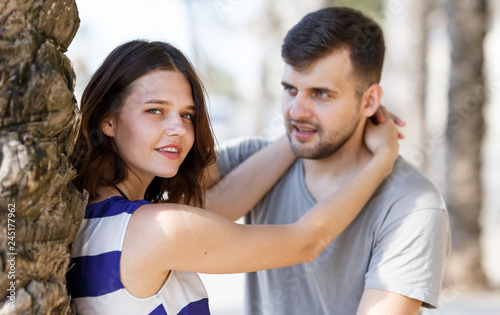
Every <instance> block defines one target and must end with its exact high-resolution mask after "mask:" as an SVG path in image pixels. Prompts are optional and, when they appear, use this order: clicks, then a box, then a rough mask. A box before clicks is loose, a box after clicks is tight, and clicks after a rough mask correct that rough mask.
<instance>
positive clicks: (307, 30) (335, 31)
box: [281, 7, 385, 90]
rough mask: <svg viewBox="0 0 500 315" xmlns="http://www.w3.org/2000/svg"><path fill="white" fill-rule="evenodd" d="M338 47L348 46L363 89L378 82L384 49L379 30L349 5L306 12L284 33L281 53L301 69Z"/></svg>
mask: <svg viewBox="0 0 500 315" xmlns="http://www.w3.org/2000/svg"><path fill="white" fill-rule="evenodd" d="M339 49H349V50H350V59H351V63H352V66H353V71H354V75H355V77H356V79H357V80H358V81H360V83H361V84H362V85H363V90H364V89H365V88H367V87H368V86H369V85H371V84H374V83H378V82H380V76H381V73H382V65H383V63H384V52H385V45H384V36H383V34H382V30H381V28H380V27H379V25H378V24H377V23H375V22H374V21H373V20H372V19H370V18H368V17H366V16H365V15H363V14H362V13H361V12H360V11H357V10H354V9H351V8H343V7H331V8H325V9H321V10H318V11H315V12H312V13H309V14H308V15H306V16H305V17H304V18H303V19H302V20H301V21H300V22H299V23H298V24H297V25H295V26H294V27H293V28H292V29H291V30H290V31H289V32H288V34H287V35H286V37H285V40H284V42H283V45H282V47H281V56H282V57H283V60H284V61H285V62H286V63H287V64H289V65H291V66H292V67H294V68H295V69H298V70H301V69H303V68H305V67H307V66H309V65H311V64H312V63H313V62H315V61H317V60H319V59H321V58H323V57H326V56H327V55H329V54H330V53H332V52H334V51H336V50H339Z"/></svg>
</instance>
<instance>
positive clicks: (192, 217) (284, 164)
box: [68, 41, 398, 314]
mask: <svg viewBox="0 0 500 315" xmlns="http://www.w3.org/2000/svg"><path fill="white" fill-rule="evenodd" d="M81 110H82V125H81V128H80V131H79V137H78V140H77V147H76V149H75V152H74V154H73V156H72V161H73V164H74V166H75V168H76V169H77V172H78V173H77V177H76V178H75V180H74V183H75V185H76V186H77V188H78V189H80V190H83V189H86V190H87V191H88V192H89V194H90V201H89V205H88V207H87V211H86V213H85V220H84V222H83V224H82V226H81V228H80V230H79V232H78V235H77V236H76V239H75V241H74V244H73V246H74V247H73V253H72V257H73V258H72V266H71V269H70V271H69V272H68V290H69V292H70V294H71V295H72V298H73V301H74V304H75V306H76V309H77V311H78V312H79V313H82V314H96V313H97V314H209V310H208V300H207V297H206V292H205V290H204V288H203V285H202V283H201V281H200V279H199V278H198V276H197V274H196V273H195V272H203V273H235V272H250V271H256V270H262V269H269V268H277V267H283V266H288V265H293V264H297V263H302V262H307V261H311V260H313V259H314V258H315V257H316V256H317V255H318V254H319V253H320V252H321V251H322V250H323V248H324V247H325V246H326V245H327V244H328V243H330V242H331V241H332V240H333V239H334V238H335V237H336V236H337V235H338V234H340V233H341V232H342V230H343V229H344V228H345V227H346V226H347V225H348V224H349V223H350V222H351V221H352V219H354V217H355V216H356V215H357V213H358V212H359V210H360V209H361V208H362V207H363V205H364V203H365V202H366V201H367V200H368V198H369V197H370V195H371V194H372V193H373V192H374V191H375V189H376V188H377V186H378V185H379V184H380V183H381V181H382V180H383V179H384V177H385V176H386V175H387V174H389V173H390V171H391V169H392V165H393V163H394V161H395V159H396V157H397V151H398V144H397V137H398V132H397V129H396V128H395V126H394V123H393V122H392V120H389V121H388V122H387V123H385V124H383V125H382V126H377V127H374V125H372V124H371V123H368V125H367V131H366V136H365V142H366V145H367V146H368V148H369V149H370V150H371V151H372V152H373V157H372V158H371V160H370V161H369V163H368V164H367V165H366V167H365V168H364V169H363V172H362V175H358V176H355V177H354V178H352V179H351V180H350V181H349V182H348V184H347V185H345V187H343V188H342V189H340V190H339V191H337V192H336V193H335V194H332V195H331V196H330V197H329V198H327V199H326V200H325V201H323V202H321V203H319V204H318V205H317V206H315V207H314V208H313V209H311V210H310V211H309V212H308V213H307V214H305V215H304V216H303V217H302V218H301V219H300V220H299V221H297V222H296V223H294V224H288V225H273V226H246V225H240V224H235V223H233V222H231V221H229V220H227V219H225V218H223V217H220V216H218V215H216V214H214V213H212V212H209V211H205V210H202V209H200V208H201V207H203V187H204V185H205V184H204V183H203V179H204V178H203V174H204V170H206V168H207V166H208V165H210V164H213V162H214V160H215V154H214V148H213V147H214V140H213V138H212V133H211V129H210V124H209V120H208V116H207V112H206V107H205V100H204V90H203V87H202V85H201V83H200V81H199V79H198V77H197V75H196V73H195V71H194V70H193V68H192V66H191V65H190V63H189V61H188V60H187V59H186V58H185V57H184V56H183V55H182V53H181V52H180V51H178V50H177V49H175V48H174V47H172V46H170V45H168V44H165V43H161V42H152V43H148V42H144V41H133V42H129V43H126V44H124V45H121V46H119V47H117V48H116V49H115V50H114V51H113V52H111V54H110V55H109V56H108V57H107V58H106V60H105V61H104V62H103V64H102V65H101V66H100V68H99V69H98V70H97V72H96V73H95V74H94V76H93V77H92V79H91V80H90V82H89V84H88V86H87V88H86V89H85V91H84V93H83V96H82V102H81ZM384 114H385V115H386V116H387V113H386V112H384ZM276 154H279V155H280V159H279V161H277V160H276V159H275V158H274V157H275V156H276ZM293 160H294V156H293V154H292V153H291V150H290V148H289V145H288V141H287V139H285V138H284V137H283V138H281V139H279V140H278V141H276V142H275V143H273V144H270V145H269V146H267V147H266V148H264V149H263V150H261V151H260V152H259V153H257V154H255V155H254V156H252V157H251V158H249V159H248V160H247V161H245V163H243V164H242V165H240V167H239V168H237V169H236V170H235V171H234V172H235V173H236V174H238V176H236V177H234V178H233V179H232V180H234V181H239V180H240V179H239V178H241V180H244V179H245V178H249V177H251V176H252V174H253V173H254V172H255V171H259V172H262V173H265V174H266V175H267V176H266V179H265V182H259V183H253V182H252V183H251V184H249V185H248V186H247V187H245V189H246V195H247V198H246V200H245V202H239V203H236V202H234V204H235V207H239V208H245V209H243V210H245V211H246V210H248V209H249V208H250V207H251V206H252V205H253V204H255V203H256V202H257V201H258V200H259V199H260V198H261V197H262V196H263V194H264V193H265V192H266V190H267V189H269V188H271V187H272V185H273V184H274V183H275V182H276V181H277V180H278V179H279V177H280V176H281V175H282V174H283V173H284V172H285V171H286V169H287V168H288V167H289V165H291V163H292V162H293ZM208 182H209V181H208ZM206 185H211V184H210V183H206ZM237 187H239V185H229V186H227V187H225V188H224V189H225V190H226V191H225V194H224V196H225V198H226V199H227V202H228V203H229V204H233V200H231V195H232V194H231V189H239V188H237ZM215 189H217V186H215ZM241 210H242V209H235V211H241Z"/></svg>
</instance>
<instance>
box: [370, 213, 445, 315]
mask: <svg viewBox="0 0 500 315" xmlns="http://www.w3.org/2000/svg"><path fill="white" fill-rule="evenodd" d="M373 250H374V252H373V255H372V259H371V261H370V265H369V269H368V271H367V273H366V275H365V280H366V281H365V289H366V288H373V289H380V290H385V291H390V292H394V293H397V294H401V295H404V296H407V297H409V298H412V299H417V300H420V301H422V302H423V303H422V306H424V307H428V308H436V307H437V303H438V299H439V291H440V289H441V284H442V281H443V270H444V263H445V260H446V257H447V256H448V253H449V250H450V232H449V223H448V214H447V212H446V209H442V208H426V209H417V210H413V211H411V212H410V213H407V214H405V215H404V216H402V217H399V218H396V219H394V220H391V221H390V222H385V223H384V224H383V225H382V227H381V228H380V231H379V233H378V235H377V237H376V244H375V246H374V247H373Z"/></svg>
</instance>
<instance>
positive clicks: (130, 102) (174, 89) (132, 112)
mask: <svg viewBox="0 0 500 315" xmlns="http://www.w3.org/2000/svg"><path fill="white" fill-rule="evenodd" d="M194 113H195V108H194V101H193V97H192V93H191V86H190V85H189V82H188V80H187V79H186V78H185V77H184V76H183V75H182V74H181V73H180V72H179V71H164V70H156V71H153V72H150V73H148V74H146V75H144V76H142V77H140V78H138V79H137V80H136V81H134V82H133V83H132V92H131V93H130V95H129V96H128V97H127V99H126V100H125V104H124V105H123V107H122V108H121V111H120V113H119V114H118V115H116V116H113V117H110V118H109V119H106V120H105V121H104V123H103V126H102V128H103V132H104V133H105V134H106V135H107V136H109V137H113V138H114V139H115V142H116V145H117V148H118V153H119V154H120V156H121V158H122V159H123V160H124V161H125V163H126V165H127V167H128V177H129V178H130V177H131V176H134V174H135V175H136V176H137V177H138V178H139V179H140V180H141V181H142V182H145V183H149V182H150V181H151V180H153V178H154V177H155V176H159V177H165V178H168V177H172V176H174V175H175V174H177V171H178V169H179V166H180V165H181V163H182V161H183V160H184V158H185V157H186V155H187V154H188V152H189V150H190V149H191V147H192V146H193V142H194Z"/></svg>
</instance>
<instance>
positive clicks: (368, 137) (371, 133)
mask: <svg viewBox="0 0 500 315" xmlns="http://www.w3.org/2000/svg"><path fill="white" fill-rule="evenodd" d="M379 117H382V118H378V122H379V123H378V124H377V125H375V124H374V123H373V122H372V121H371V120H367V122H366V126H365V137H364V140H365V144H366V147H367V148H368V150H370V151H371V152H372V153H373V155H374V157H381V158H383V160H384V161H385V163H387V164H386V165H387V166H389V167H390V169H391V170H392V165H393V164H394V161H396V159H397V157H398V151H399V143H398V138H401V139H402V135H401V136H400V133H399V131H398V129H397V127H396V122H395V120H394V119H392V118H391V114H390V113H389V112H388V111H387V109H385V107H383V106H380V109H379ZM398 119H399V118H398Z"/></svg>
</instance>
